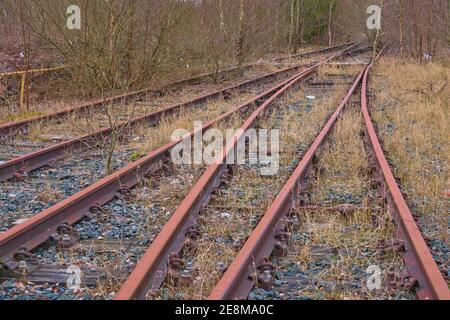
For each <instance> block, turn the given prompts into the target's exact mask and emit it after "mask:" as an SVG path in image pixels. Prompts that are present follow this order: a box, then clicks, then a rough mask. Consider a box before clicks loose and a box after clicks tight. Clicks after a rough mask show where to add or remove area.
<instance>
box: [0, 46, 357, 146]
mask: <svg viewBox="0 0 450 320" xmlns="http://www.w3.org/2000/svg"><path fill="white" fill-rule="evenodd" d="M353 45H354V44H353V43H348V44H342V45H338V46H334V47H330V48H325V49H321V50H317V51H312V52H307V53H303V54H298V55H294V56H295V58H300V57H307V56H310V55H313V54H320V53H326V52H329V51H333V50H336V49H339V48H342V47H345V46H353ZM289 58H292V56H288V57H282V58H279V59H278V60H279V61H282V60H286V59H289ZM257 65H258V63H250V64H247V65H244V66H243V67H242V68H244V69H250V68H252V67H254V66H257ZM238 69H239V67H231V68H228V69H225V70H222V71H220V72H219V73H220V74H227V73H230V72H233V71H236V70H238ZM211 75H212V73H204V74H201V75H199V76H195V77H190V78H186V79H182V80H180V81H176V82H173V83H171V84H168V85H166V86H164V87H159V88H158V87H157V88H154V87H151V88H145V89H142V90H137V91H131V92H128V93H125V94H121V95H116V96H112V97H108V98H102V99H97V100H94V101H91V102H88V103H84V104H81V105H78V106H75V107H72V108H68V109H65V110H61V111H57V112H54V113H49V114H45V115H41V116H36V117H33V118H29V119H25V120H18V121H13V122H9V123H4V124H0V138H1V137H2V136H8V135H10V134H12V133H14V132H15V131H17V130H21V129H25V128H27V127H28V126H29V125H30V124H31V123H34V122H39V121H43V120H49V119H55V118H61V117H65V116H67V115H69V114H71V113H74V112H81V111H84V110H87V109H94V108H99V107H102V106H103V105H104V104H106V103H117V102H122V101H124V100H127V99H132V98H135V97H139V96H141V95H144V94H149V93H151V92H157V91H160V90H164V89H167V88H170V87H175V86H180V85H184V84H186V83H190V82H193V81H199V80H203V79H206V78H208V77H210V76H211Z"/></svg>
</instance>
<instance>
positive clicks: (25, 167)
mask: <svg viewBox="0 0 450 320" xmlns="http://www.w3.org/2000/svg"><path fill="white" fill-rule="evenodd" d="M301 67H302V66H298V65H297V66H294V67H287V68H283V69H281V70H279V71H276V72H271V73H269V74H265V75H263V76H258V77H256V78H252V79H249V80H247V81H244V82H241V83H237V84H234V85H231V86H228V87H225V88H221V89H218V90H215V91H212V92H210V93H207V94H201V95H200V96H195V97H193V98H192V99H190V100H188V101H184V102H180V103H174V104H169V105H165V106H164V101H165V100H162V101H163V103H162V105H158V107H154V106H152V107H151V109H150V112H148V111H147V113H145V112H144V113H143V114H141V115H139V116H136V117H134V118H131V117H130V118H129V119H123V120H120V119H119V118H117V122H114V124H113V125H111V124H109V126H108V124H104V125H103V126H102V125H99V124H100V123H101V120H100V119H97V120H96V121H89V123H92V122H95V123H96V125H95V127H92V128H90V127H89V123H87V122H86V123H85V122H83V119H79V118H75V119H73V121H69V120H66V121H64V122H63V123H48V124H45V127H47V128H50V129H49V130H52V131H53V134H52V136H53V137H55V136H56V137H58V136H63V137H62V138H61V139H62V140H63V141H61V142H59V143H53V144H52V142H53V141H54V140H52V139H50V141H49V142H33V141H30V140H29V135H27V134H24V135H16V136H15V137H14V139H13V140H11V141H9V140H7V141H6V142H5V143H3V145H2V148H1V149H2V150H3V156H2V157H3V159H4V162H3V163H1V164H0V181H5V180H8V179H11V178H14V177H15V178H18V177H19V178H20V176H23V175H24V174H27V173H29V172H31V171H33V170H36V169H39V168H41V167H43V166H45V165H48V164H50V163H52V162H54V161H56V160H59V159H62V158H64V157H67V156H68V155H69V154H71V153H74V152H75V153H78V152H81V151H84V150H86V149H89V148H92V146H95V145H96V144H98V143H99V142H100V143H101V144H105V142H104V141H105V139H106V140H107V139H108V138H109V137H110V136H111V134H112V133H113V132H116V131H119V130H132V129H133V128H136V127H138V126H139V125H145V124H148V125H150V126H154V125H157V124H158V123H159V122H160V121H161V119H163V118H164V117H167V116H169V115H172V114H177V113H180V112H183V111H185V110H188V109H193V108H194V107H197V106H201V105H202V104H204V103H206V102H207V101H208V100H212V99H218V98H220V97H225V98H227V97H228V96H229V95H230V94H231V93H232V92H233V91H238V92H239V91H241V92H243V91H245V90H247V91H248V90H249V89H251V88H252V86H255V85H261V84H262V85H264V84H265V83H269V81H273V80H274V79H277V78H279V77H282V76H284V75H289V74H290V73H293V72H295V70H298V69H299V68H301ZM154 110H156V111H154ZM83 118H84V119H92V118H95V117H94V116H93V115H92V114H88V115H86V116H83ZM103 118H104V119H103V120H104V121H109V120H110V118H108V117H105V116H104V115H103ZM119 120H120V121H119ZM74 123H77V125H76V126H78V127H80V128H81V130H76V131H75V133H71V134H70V135H74V137H72V138H70V135H69V136H68V131H69V130H70V129H68V128H67V126H73V124H74ZM83 123H84V125H82V124H83ZM86 129H87V131H88V133H87V134H86V133H83V131H86ZM36 148H37V149H38V150H37V151H35V150H36ZM11 149H13V150H14V154H10V153H8V152H9V150H11ZM30 151H31V152H30Z"/></svg>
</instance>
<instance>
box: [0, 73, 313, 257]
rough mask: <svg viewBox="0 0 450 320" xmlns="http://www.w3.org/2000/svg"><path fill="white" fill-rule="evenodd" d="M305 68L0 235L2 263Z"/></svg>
mask: <svg viewBox="0 0 450 320" xmlns="http://www.w3.org/2000/svg"><path fill="white" fill-rule="evenodd" d="M304 73H305V71H302V72H300V73H299V74H296V75H295V76H293V77H291V78H289V79H288V80H285V81H283V82H281V83H279V84H277V85H276V86H274V87H272V88H270V89H268V90H266V91H265V92H263V93H261V94H259V95H257V96H256V97H253V98H252V99H250V100H248V101H247V102H245V103H243V104H241V105H239V106H237V107H235V108H232V109H231V110H229V111H227V112H226V113H224V114H222V115H221V116H219V117H218V118H216V119H214V120H212V121H209V122H208V123H206V124H205V125H204V126H203V127H202V128H201V129H198V130H197V131H194V132H191V133H190V134H187V135H186V136H184V137H181V138H180V139H178V140H176V141H173V142H170V143H168V144H166V145H164V146H162V147H160V148H158V149H156V150H154V151H152V152H150V153H149V154H148V155H147V156H145V157H143V158H141V159H139V160H137V161H135V162H133V163H131V164H129V165H127V166H126V167H123V168H122V169H120V170H118V171H116V172H114V173H113V174H111V175H109V176H107V177H104V178H103V179H101V180H99V181H98V182H96V183H94V184H92V185H91V186H89V187H87V188H86V189H84V190H82V191H80V192H78V193H76V194H74V195H72V196H71V197H69V198H67V199H65V200H63V201H61V202H59V203H57V204H56V205H54V206H52V207H50V208H48V209H46V210H44V211H42V212H41V213H39V214H37V215H35V216H33V217H32V218H30V219H28V220H27V221H25V222H24V223H22V224H20V225H17V226H15V227H13V228H11V229H10V230H8V231H6V232H4V233H1V234H0V264H3V265H5V264H6V263H7V262H8V261H11V257H12V256H13V255H14V253H17V252H18V251H19V250H26V251H30V250H32V249H33V248H36V247H37V246H39V245H40V244H42V243H44V242H45V241H46V240H47V239H48V238H49V237H50V236H51V235H53V234H55V233H57V230H58V228H59V227H60V226H62V225H73V224H74V223H76V222H77V221H79V220H81V219H82V218H84V217H89V216H90V215H91V214H92V212H93V211H94V210H95V209H97V208H98V207H99V206H101V205H103V204H105V203H107V202H109V201H111V200H112V199H113V198H114V197H115V196H117V195H120V194H121V192H123V190H124V189H129V188H132V187H133V186H135V185H136V184H137V183H138V181H139V179H140V177H145V176H146V175H148V174H150V173H152V172H154V171H157V170H159V169H160V168H161V167H162V165H163V164H164V163H165V162H168V161H170V151H171V150H172V148H173V147H175V146H176V145H177V144H178V143H180V142H181V141H184V140H186V139H192V137H193V136H194V134H195V133H196V132H199V131H202V132H203V131H205V130H207V129H208V128H210V127H211V126H213V125H215V124H216V123H218V122H220V121H223V120H224V119H227V118H229V117H230V116H232V115H233V114H235V113H237V112H240V111H245V110H246V109H248V108H250V107H252V106H255V105H258V104H259V103H262V101H261V100H265V99H267V98H268V97H270V96H271V95H272V94H273V93H274V92H277V90H279V89H280V88H282V87H283V86H285V85H286V84H288V83H289V82H290V81H292V80H293V79H296V78H297V77H299V76H300V75H302V74H304Z"/></svg>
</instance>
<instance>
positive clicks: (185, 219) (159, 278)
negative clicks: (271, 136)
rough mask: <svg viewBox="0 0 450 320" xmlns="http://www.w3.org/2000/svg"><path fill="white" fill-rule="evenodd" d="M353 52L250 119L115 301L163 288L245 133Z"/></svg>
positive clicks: (141, 296)
mask: <svg viewBox="0 0 450 320" xmlns="http://www.w3.org/2000/svg"><path fill="white" fill-rule="evenodd" d="M352 47H353V46H352ZM349 49H350V48H347V49H346V50H344V51H341V52H338V53H336V54H334V55H333V56H331V57H329V58H327V59H324V60H322V61H321V62H319V63H317V64H316V65H314V66H312V67H311V68H309V69H307V70H305V71H304V72H302V73H300V74H299V75H297V76H296V77H295V78H294V79H292V80H291V81H289V82H288V83H285V84H284V85H283V87H282V88H280V89H279V90H278V91H277V92H276V93H275V94H274V95H272V96H271V97H270V98H269V99H268V100H267V101H266V102H264V103H263V104H262V105H261V106H259V107H258V108H257V109H256V111H255V112H253V113H252V114H251V115H250V117H249V118H248V119H247V120H246V121H245V122H244V124H243V125H242V127H241V128H240V130H238V132H237V133H236V134H235V135H234V136H233V139H232V140H233V141H232V142H231V143H228V144H227V145H226V146H225V147H224V148H223V150H222V152H221V154H220V155H219V156H218V157H217V159H216V161H215V163H213V164H211V165H210V166H208V168H207V169H206V171H205V172H204V174H203V175H202V176H201V177H200V178H199V180H198V181H197V183H196V184H195V185H194V186H193V187H192V188H191V190H190V191H189V193H188V194H187V196H186V197H185V198H184V199H183V201H182V202H181V204H180V205H179V206H178V208H177V209H176V210H175V212H174V213H173V214H172V216H171V218H170V219H169V221H168V222H167V223H166V224H165V226H164V227H163V229H162V230H161V232H160V233H159V234H158V236H157V237H156V238H155V240H154V241H153V243H152V244H151V246H150V248H149V249H148V250H147V252H146V253H145V254H144V256H143V257H142V258H141V260H140V261H139V263H138V264H137V265H136V267H135V269H134V270H133V272H132V273H131V275H130V276H129V277H128V279H127V280H126V281H125V283H124V284H123V286H122V287H121V289H120V291H119V292H118V293H117V295H116V296H115V297H114V299H115V300H132V299H146V296H147V293H148V292H149V291H150V290H155V289H157V288H159V287H160V286H161V284H162V282H163V281H164V279H165V277H166V274H167V266H168V261H169V257H170V256H172V255H174V254H178V253H179V252H180V250H181V248H182V246H183V243H184V241H185V239H186V233H187V231H188V229H189V227H191V226H193V225H195V221H196V217H197V216H198V215H199V212H200V210H201V208H202V207H203V206H205V205H207V203H208V202H209V199H210V197H211V194H212V192H213V191H214V189H216V188H217V187H218V186H219V184H220V181H221V177H222V175H223V174H224V173H225V172H226V171H227V170H228V165H227V164H226V159H227V156H228V155H229V154H230V153H231V152H232V151H233V150H234V148H235V146H236V144H237V143H238V141H239V140H241V139H242V138H243V137H245V132H246V131H247V130H248V129H249V128H251V127H252V125H253V124H254V123H255V121H256V119H257V118H258V117H259V116H261V115H262V114H263V113H264V112H266V111H267V110H268V108H269V107H270V106H272V105H273V102H274V101H275V100H276V99H277V98H278V97H280V96H282V95H283V94H284V93H285V92H286V91H288V90H289V89H290V88H292V87H294V86H295V85H297V84H298V83H299V82H300V81H301V80H303V79H305V78H307V77H309V76H311V75H312V74H314V73H315V72H317V70H318V68H319V67H320V66H321V65H322V64H324V63H327V62H328V61H330V60H332V59H334V58H337V57H339V56H341V55H343V54H345V53H346V52H347V50H349Z"/></svg>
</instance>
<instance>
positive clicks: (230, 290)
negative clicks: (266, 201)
mask: <svg viewBox="0 0 450 320" xmlns="http://www.w3.org/2000/svg"><path fill="white" fill-rule="evenodd" d="M366 68H367V67H366ZM366 68H364V70H363V71H362V72H361V73H360V74H359V75H358V76H357V77H356V79H355V81H354V82H353V84H352V85H351V87H350V89H349V90H348V92H347V94H346V95H345V96H344V98H343V99H342V101H341V102H340V104H339V106H338V107H337V109H336V110H335V112H334V113H333V115H332V116H331V117H330V119H329V120H328V122H327V123H326V124H325V126H324V127H323V128H322V130H321V131H320V133H319V134H318V135H317V137H316V139H315V140H314V142H313V143H312V145H311V146H310V148H309V149H308V151H307V152H306V153H305V155H304V157H303V159H302V160H301V161H300V163H299V164H298V166H297V168H296V169H295V171H294V172H293V173H292V175H291V176H290V178H289V180H288V181H287V183H286V184H285V185H284V187H283V189H282V190H281V191H280V193H279V194H278V196H277V197H276V199H275V201H274V202H273V203H272V205H271V206H270V207H269V209H268V210H267V211H266V213H265V214H264V215H263V217H262V218H261V221H260V223H259V224H258V225H257V226H256V228H255V229H254V231H253V232H252V234H251V235H250V237H249V238H248V240H247V241H246V242H245V244H244V246H243V247H242V249H241V251H240V252H239V254H238V255H237V256H236V258H235V259H234V261H233V262H232V263H231V265H230V266H229V267H228V269H227V271H226V272H225V273H224V275H223V276H222V278H221V280H220V281H219V283H218V284H217V286H216V287H215V288H214V290H213V291H212V293H211V295H210V297H209V298H210V299H212V300H231V299H245V298H246V297H247V296H248V294H249V293H250V291H251V290H252V288H253V286H254V285H255V279H254V278H253V277H252V274H253V273H254V271H255V270H253V269H252V267H251V266H252V263H255V264H258V263H259V262H260V261H263V260H264V258H266V257H268V256H270V254H271V252H272V250H273V248H274V246H275V243H276V238H275V237H276V234H277V233H278V231H281V230H283V229H284V228H285V226H286V222H285V221H283V220H282V218H283V217H285V216H287V215H288V214H289V212H290V211H291V210H292V208H293V207H294V205H295V203H296V200H297V196H298V194H299V191H300V186H301V185H302V184H303V183H304V179H305V178H306V177H307V175H308V172H309V170H310V167H311V164H312V161H313V158H314V156H315V154H316V153H317V150H318V149H319V148H320V146H322V145H323V143H324V142H325V140H326V138H327V136H328V135H329V133H330V132H331V130H332V128H333V126H334V124H335V123H336V120H337V119H338V117H339V115H340V114H341V112H342V111H343V110H344V107H345V106H346V105H347V103H348V101H349V100H350V97H351V96H352V95H353V93H354V92H355V90H356V89H357V87H358V85H359V84H360V82H361V79H362V78H363V75H364V71H365V70H366Z"/></svg>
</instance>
